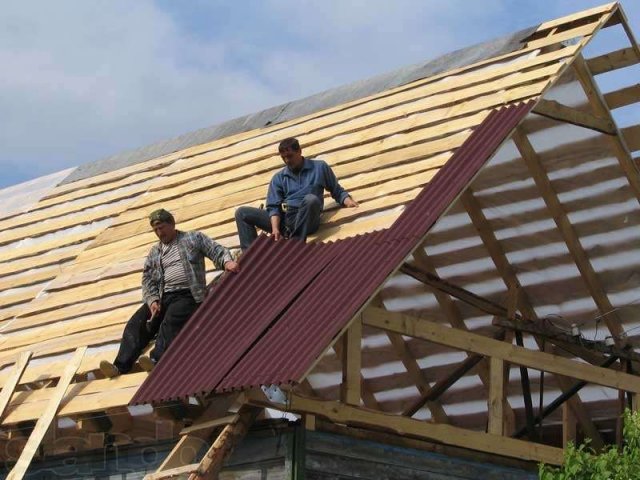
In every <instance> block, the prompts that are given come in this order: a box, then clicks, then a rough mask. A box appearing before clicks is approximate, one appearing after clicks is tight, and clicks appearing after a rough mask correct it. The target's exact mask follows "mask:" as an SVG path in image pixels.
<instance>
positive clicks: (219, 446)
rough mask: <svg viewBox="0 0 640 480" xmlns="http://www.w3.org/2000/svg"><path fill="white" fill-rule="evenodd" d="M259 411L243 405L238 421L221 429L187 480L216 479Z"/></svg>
mask: <svg viewBox="0 0 640 480" xmlns="http://www.w3.org/2000/svg"><path fill="white" fill-rule="evenodd" d="M261 411H262V409H260V408H256V407H251V406H248V405H243V406H242V407H241V408H240V410H239V411H238V419H237V420H236V421H235V422H234V423H230V424H228V425H227V426H225V427H224V428H223V429H222V432H220V435H218V438H216V440H215V442H213V445H211V448H210V449H209V451H207V453H205V455H204V457H203V458H202V460H201V461H200V464H199V465H198V468H197V469H196V471H195V472H193V473H192V474H191V475H189V480H205V479H214V478H218V473H219V472H220V470H221V469H222V465H223V463H224V461H225V460H226V459H227V458H228V457H229V456H230V455H231V452H233V449H234V448H235V446H236V445H237V444H238V443H239V442H240V441H241V440H242V439H243V438H244V436H245V435H246V434H247V432H248V431H249V427H250V426H251V424H252V423H253V421H254V420H255V419H256V417H257V416H258V414H259V413H260V412H261Z"/></svg>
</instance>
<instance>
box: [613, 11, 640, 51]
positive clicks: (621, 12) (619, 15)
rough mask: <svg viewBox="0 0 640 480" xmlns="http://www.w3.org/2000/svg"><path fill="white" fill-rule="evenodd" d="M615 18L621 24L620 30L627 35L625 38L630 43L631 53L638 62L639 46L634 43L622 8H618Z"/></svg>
mask: <svg viewBox="0 0 640 480" xmlns="http://www.w3.org/2000/svg"><path fill="white" fill-rule="evenodd" d="M617 16H618V17H619V18H620V21H621V22H622V28H623V29H624V32H625V33H626V34H627V38H628V39H629V43H631V47H632V48H633V51H634V52H635V54H636V58H637V59H638V61H640V45H638V42H637V41H636V37H635V35H634V34H633V30H631V26H630V25H629V19H628V18H627V15H626V14H625V13H624V9H623V8H622V6H619V7H618V11H617Z"/></svg>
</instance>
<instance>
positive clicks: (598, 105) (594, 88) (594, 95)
mask: <svg viewBox="0 0 640 480" xmlns="http://www.w3.org/2000/svg"><path fill="white" fill-rule="evenodd" d="M572 65H573V69H574V71H575V73H576V76H577V77H578V80H579V81H580V84H581V85H582V88H583V90H584V93H585V94H586V95H587V98H588V99H589V103H590V104H591V106H592V108H593V110H594V112H595V113H596V115H598V116H600V117H603V118H608V119H610V120H611V121H613V118H612V116H611V112H610V111H609V109H608V108H607V104H606V102H605V100H604V98H603V97H602V93H601V92H600V89H599V88H598V85H597V83H596V81H595V80H594V78H593V75H592V72H591V71H590V70H589V67H588V65H587V62H586V61H585V60H584V58H583V57H582V55H578V57H577V58H576V59H575V60H574V62H573V64H572ZM614 124H615V122H614ZM607 138H608V141H609V144H610V145H611V148H612V150H613V153H614V155H615V156H616V158H617V159H618V163H619V164H620V168H621V169H622V171H623V172H624V174H625V175H626V177H627V180H628V181H629V185H631V189H632V190H633V192H634V194H635V196H636V198H637V199H638V202H640V171H639V170H638V166H637V165H636V164H635V163H634V161H633V158H632V157H631V153H630V152H629V148H628V147H627V145H626V144H625V143H624V140H623V138H622V137H621V136H620V134H619V133H618V135H612V136H608V137H607Z"/></svg>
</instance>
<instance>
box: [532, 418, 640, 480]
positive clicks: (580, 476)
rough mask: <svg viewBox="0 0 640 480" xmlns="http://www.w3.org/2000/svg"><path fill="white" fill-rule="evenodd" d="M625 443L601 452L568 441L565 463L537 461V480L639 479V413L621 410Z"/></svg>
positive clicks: (587, 444) (587, 443)
mask: <svg viewBox="0 0 640 480" xmlns="http://www.w3.org/2000/svg"><path fill="white" fill-rule="evenodd" d="M623 435H624V446H623V447H622V449H621V450H619V449H618V448H617V447H616V446H610V447H608V448H606V449H605V450H603V451H602V452H600V453H596V452H594V451H593V449H592V448H590V447H589V441H588V440H587V442H586V443H585V444H583V445H580V446H579V447H576V446H575V445H573V444H569V446H568V447H567V449H566V451H565V454H564V463H563V465H562V466H561V467H558V468H555V467H550V466H548V465H544V464H540V467H539V470H538V474H539V476H540V480H630V479H639V480H640V415H639V414H638V412H633V413H632V412H630V411H629V410H627V411H625V413H624V430H623Z"/></svg>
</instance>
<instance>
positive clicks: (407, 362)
mask: <svg viewBox="0 0 640 480" xmlns="http://www.w3.org/2000/svg"><path fill="white" fill-rule="evenodd" d="M386 333H387V337H388V338H389V341H390V342H391V345H393V348H394V350H395V351H396V353H397V354H398V356H399V357H400V360H401V361H402V364H403V365H404V368H405V369H406V370H407V373H408V374H409V376H410V377H411V379H412V380H413V382H415V384H416V388H417V389H418V391H419V392H420V397H421V398H427V400H425V401H424V402H423V403H422V405H421V406H420V408H422V406H424V405H425V404H426V405H427V408H428V409H429V411H430V412H431V415H432V417H433V419H434V420H435V421H436V422H440V423H450V420H449V416H448V415H447V413H446V412H445V411H444V408H442V405H441V404H440V402H438V401H437V398H433V399H432V395H431V394H432V388H431V387H430V386H429V382H427V380H426V379H425V378H424V375H423V373H422V369H421V368H420V365H418V362H417V361H416V359H415V357H414V356H413V355H411V352H410V351H409V347H407V344H406V342H405V341H404V338H402V335H399V334H397V333H393V332H386ZM414 413H415V412H414ZM411 415H413V413H412V414H411ZM411 415H409V416H411Z"/></svg>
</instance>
